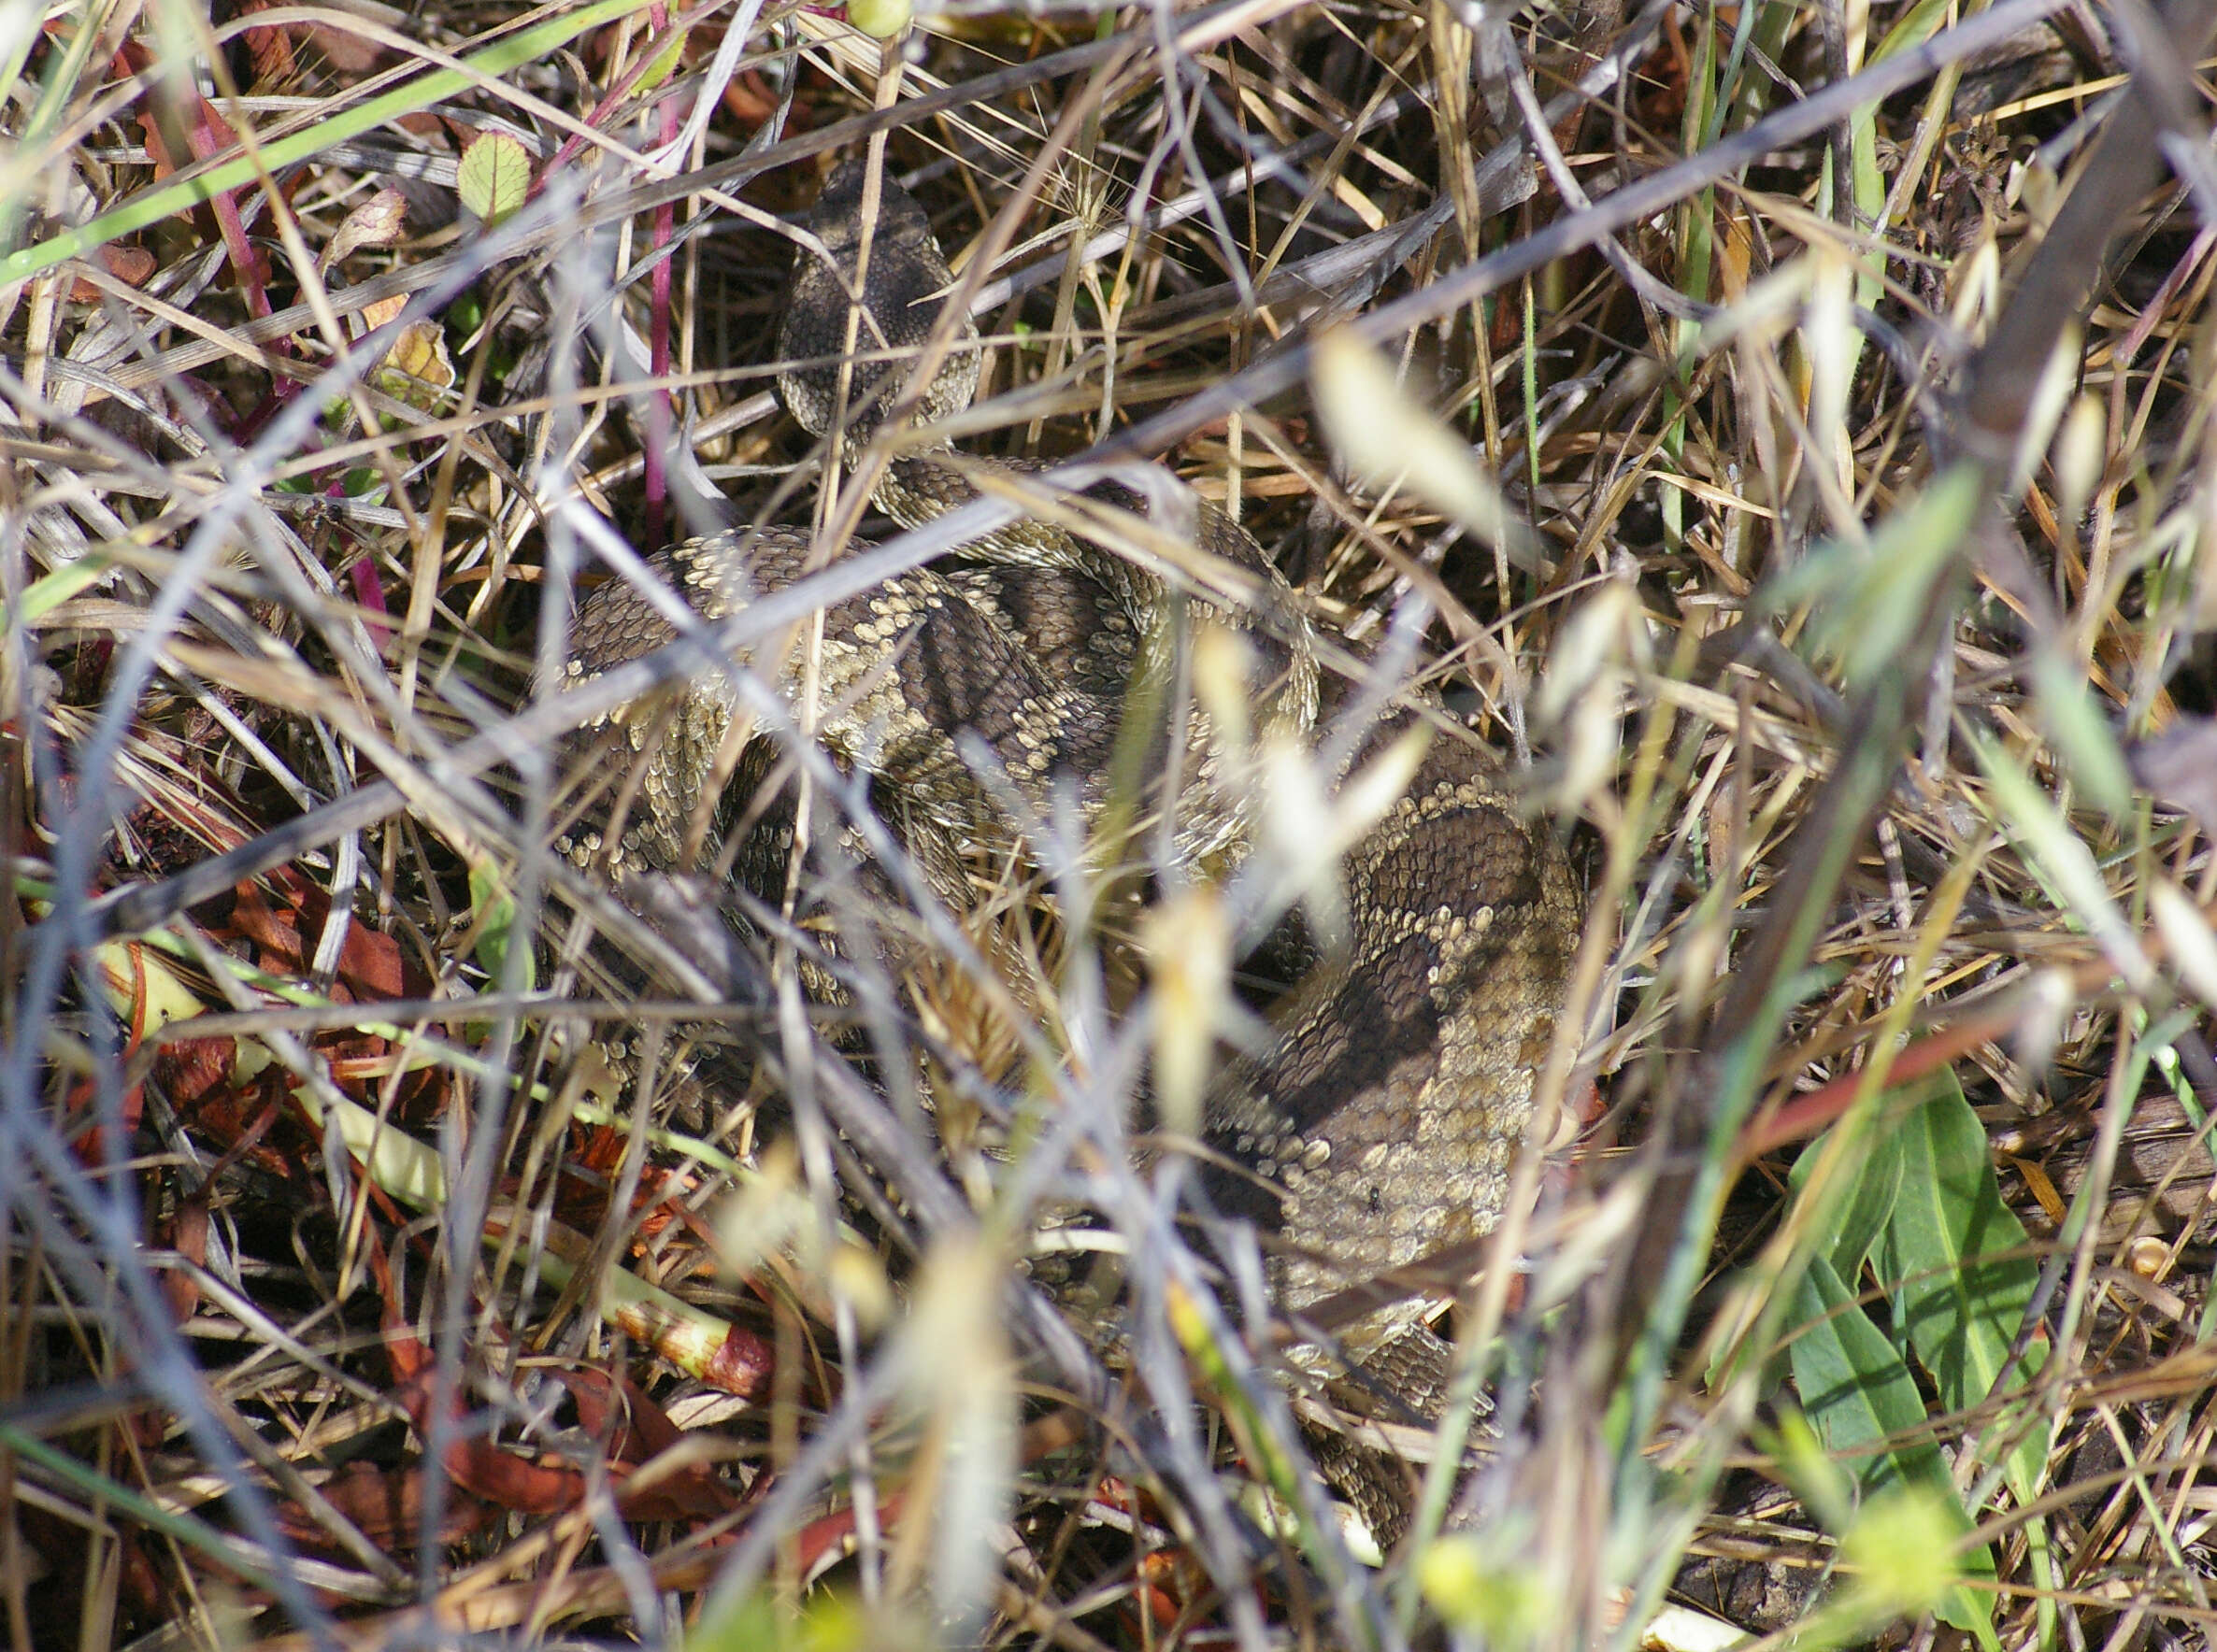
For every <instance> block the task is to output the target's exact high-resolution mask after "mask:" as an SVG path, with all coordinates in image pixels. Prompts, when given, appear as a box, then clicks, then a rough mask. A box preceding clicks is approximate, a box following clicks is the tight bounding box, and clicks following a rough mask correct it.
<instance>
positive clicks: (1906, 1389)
mask: <svg viewBox="0 0 2217 1652" xmlns="http://www.w3.org/2000/svg"><path fill="white" fill-rule="evenodd" d="M1794 1305H1795V1318H1796V1321H1797V1323H1799V1324H1801V1325H1803V1326H1805V1327H1806V1328H1807V1329H1805V1330H1804V1331H1803V1332H1801V1334H1800V1335H1798V1336H1796V1337H1795V1339H1794V1343H1793V1346H1792V1347H1791V1348H1790V1349H1789V1355H1790V1358H1791V1359H1792V1361H1793V1367H1794V1385H1795V1388H1796V1389H1799V1390H1800V1393H1801V1404H1802V1409H1803V1411H1804V1412H1805V1413H1806V1414H1807V1416H1808V1417H1809V1424H1810V1426H1811V1427H1813V1428H1814V1429H1815V1430H1816V1431H1817V1437H1818V1439H1820V1440H1822V1441H1823V1442H1824V1447H1825V1449H1826V1450H1827V1451H1828V1452H1830V1453H1831V1454H1832V1456H1833V1457H1834V1459H1835V1460H1843V1459H1844V1460H1845V1461H1846V1465H1847V1466H1848V1467H1850V1468H1851V1469H1852V1470H1853V1471H1854V1473H1855V1474H1856V1478H1857V1480H1858V1481H1859V1483H1860V1484H1861V1486H1862V1488H1863V1489H1864V1492H1865V1494H1866V1496H1867V1497H1870V1496H1872V1495H1873V1494H1877V1495H1880V1496H1881V1497H1884V1498H1889V1499H1891V1498H1895V1497H1899V1496H1900V1495H1902V1494H1903V1493H1904V1492H1907V1491H1909V1490H1911V1489H1912V1488H1913V1489H1915V1490H1917V1491H1919V1492H1921V1493H1923V1494H1924V1499H1925V1500H1927V1501H1928V1502H1929V1504H1930V1506H1932V1507H1934V1508H1937V1509H1939V1510H1941V1511H1943V1515H1942V1518H1944V1519H1945V1521H1946V1523H1947V1527H1948V1537H1949V1541H1950V1542H1953V1541H1955V1540H1958V1539H1960V1538H1961V1537H1963V1536H1966V1535H1967V1534H1968V1533H1969V1532H1970V1531H1972V1530H1973V1527H1972V1525H1971V1521H1970V1517H1969V1516H1967V1514H1965V1513H1964V1510H1963V1503H1962V1500H1961V1499H1960V1498H1959V1497H1957V1495H1956V1493H1955V1486H1954V1482H1953V1480H1952V1479H1951V1478H1950V1476H1949V1474H1948V1465H1947V1462H1946V1460H1944V1459H1943V1458H1942V1457H1941V1456H1940V1452H1939V1447H1938V1445H1935V1444H1934V1443H1933V1441H1932V1439H1931V1436H1930V1434H1929V1432H1928V1431H1927V1428H1926V1420H1925V1415H1924V1396H1923V1395H1921V1394H1919V1393H1918V1391H1917V1384H1916V1380H1915V1379H1914V1378H1913V1377H1911V1376H1910V1374H1909V1366H1908V1364H1907V1363H1905V1362H1904V1360H1902V1358H1901V1356H1900V1355H1899V1354H1898V1353H1896V1352H1895V1348H1894V1345H1893V1344H1892V1343H1891V1342H1889V1341H1888V1340H1887V1338H1886V1335H1885V1333H1884V1332H1881V1330H1880V1329H1879V1328H1878V1326H1877V1325H1875V1324H1874V1323H1872V1321H1871V1318H1870V1316H1869V1315H1867V1314H1866V1313H1865V1312H1864V1311H1863V1309H1862V1307H1861V1306H1860V1305H1858V1304H1857V1303H1856V1301H1855V1293H1854V1292H1853V1291H1852V1290H1851V1289H1849V1288H1848V1285H1847V1283H1846V1281H1844V1280H1843V1279H1841V1277H1840V1276H1839V1275H1838V1272H1837V1271H1836V1270H1835V1269H1834V1268H1833V1266H1832V1263H1831V1261H1830V1260H1829V1259H1827V1258H1825V1257H1822V1256H1819V1257H1814V1258H1811V1259H1810V1261H1809V1271H1808V1272H1807V1273H1806V1274H1804V1275H1802V1280H1801V1284H1800V1286H1799V1288H1798V1289H1797V1291H1796V1294H1795V1304H1794ZM1888 1439H1891V1440H1893V1441H1894V1442H1895V1444H1893V1445H1881V1444H1880V1443H1881V1441H1885V1440H1888ZM1961 1571H1962V1572H1966V1573H1969V1574H1973V1575H1977V1576H1984V1577H1991V1576H1993V1575H1994V1558H1993V1555H1992V1553H1991V1552H1990V1551H1987V1550H1973V1551H1972V1552H1971V1554H1970V1556H1969V1557H1968V1558H1967V1560H1966V1561H1965V1562H1964V1564H1963V1566H1962V1568H1961ZM1934 1610H1935V1612H1936V1614H1937V1615H1938V1617H1939V1618H1940V1619H1941V1621H1943V1622H1945V1623H1948V1624H1951V1625H1952V1626H1953V1627H1954V1628H1956V1629H1960V1630H1965V1631H1968V1632H1970V1633H1972V1634H1975V1635H1977V1636H1978V1638H1979V1640H1980V1642H1981V1645H1989V1646H1991V1645H1997V1643H1996V1642H1995V1637H1994V1629H1993V1606H1992V1597H1991V1596H1988V1595H1981V1594H1979V1593H1978V1592H1976V1591H1973V1590H1971V1589H1967V1588H1961V1587H1959V1586H1951V1587H1950V1588H1948V1590H1947V1592H1946V1593H1945V1595H1944V1596H1943V1597H1942V1598H1941V1601H1940V1603H1939V1604H1938V1606H1937V1607H1935V1608H1934Z"/></svg>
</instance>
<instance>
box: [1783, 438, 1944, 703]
mask: <svg viewBox="0 0 2217 1652" xmlns="http://www.w3.org/2000/svg"><path fill="white" fill-rule="evenodd" d="M1986 491H1987V490H1986V482H1985V479H1984V477H1983V475H1982V473H1981V471H1980V470H1979V469H1978V467H1977V466H1975V465H1971V464H1958V465H1955V466H1953V467H1952V468H1950V469H1948V470H1945V471H1942V472H1941V473H1940V474H1939V475H1938V477H1934V478H1933V481H1932V483H1931V484H1930V486H1928V487H1927V488H1926V489H1925V490H1924V492H1923V493H1922V494H1921V495H1919V496H1918V497H1917V498H1915V499H1913V500H1911V501H1909V503H1908V504H1907V505H1904V506H1902V507H1901V508H1900V509H1898V510H1896V511H1895V512H1894V513H1893V514H1892V515H1891V516H1889V517H1888V518H1887V519H1886V520H1884V521H1883V522H1881V523H1880V524H1879V527H1878V531H1877V532H1876V533H1874V534H1871V536H1870V539H1869V542H1868V543H1867V544H1857V543H1854V542H1852V541H1847V540H1842V541H1838V542H1836V543H1833V544H1829V545H1824V546H1822V547H1820V548H1817V549H1816V550H1815V551H1813V552H1811V553H1810V555H1809V560H1808V561H1807V562H1805V563H1802V564H1801V565H1800V566H1798V567H1796V568H1794V569H1792V570H1790V571H1789V572H1788V573H1787V574H1786V575H1785V576H1784V577H1781V578H1780V579H1778V580H1775V581H1773V582H1772V584H1771V587H1770V590H1769V591H1768V592H1767V594H1766V597H1765V600H1764V605H1765V606H1766V608H1768V609H1770V610H1771V611H1773V612H1777V611H1780V610H1782V609H1786V608H1790V607H1793V606H1795V605H1798V604H1800V603H1804V602H1806V603H1809V604H1810V605H1811V610H1812V611H1811V613H1810V616H1809V633H1810V635H1811V637H1812V639H1813V640H1814V641H1815V643H1816V645H1817V646H1818V648H1821V649H1822V650H1823V651H1824V653H1826V654H1828V655H1830V656H1831V657H1832V658H1834V659H1836V660H1838V662H1839V664H1840V668H1841V669H1842V671H1844V672H1845V673H1846V676H1847V679H1848V681H1849V682H1850V683H1851V684H1855V685H1858V686H1860V685H1862V684H1864V683H1867V682H1869V681H1870V680H1871V679H1872V678H1873V677H1875V676H1877V675H1878V674H1879V673H1880V672H1881V671H1883V670H1886V669H1888V668H1890V667H1892V666H1895V665H1896V664H1898V663H1899V662H1900V658H1901V653H1902V650H1903V649H1905V648H1908V647H1909V641H1910V639H1911V638H1912V637H1914V636H1915V635H1916V634H1917V628H1918V627H1919V626H1920V625H1922V624H1923V623H1924V618H1925V614H1926V612H1927V610H1928V609H1929V607H1930V605H1931V603H1932V601H1933V590H1934V586H1935V582H1936V581H1937V580H1938V577H1939V575H1940V571H1941V570H1942V568H1944V567H1945V565H1946V564H1947V563H1948V560H1949V559H1950V558H1951V557H1952V556H1953V555H1954V554H1955V548H1956V547H1957V546H1958V545H1959V544H1960V543H1961V542H1962V539H1963V535H1964V534H1965V533H1967V531H1968V530H1969V527H1970V524H1971V519H1972V518H1973V517H1974V516H1975V515H1976V514H1977V513H1978V511H1979V509H1980V507H1981V506H1982V505H1983V504H1984V502H1985V499H1986Z"/></svg>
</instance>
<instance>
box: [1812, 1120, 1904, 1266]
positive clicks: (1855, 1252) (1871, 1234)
mask: <svg viewBox="0 0 2217 1652" xmlns="http://www.w3.org/2000/svg"><path fill="white" fill-rule="evenodd" d="M1873 1134H1874V1135H1875V1138H1876V1139H1874V1140H1871V1141H1868V1142H1867V1143H1866V1144H1865V1146H1864V1148H1863V1151H1862V1152H1861V1154H1860V1156H1859V1157H1858V1158H1857V1159H1856V1161H1855V1169H1854V1176H1855V1179H1854V1181H1853V1182H1852V1184H1851V1185H1850V1186H1849V1188H1848V1189H1847V1190H1846V1191H1845V1192H1844V1193H1843V1194H1841V1195H1840V1197H1839V1198H1838V1199H1837V1200H1835V1201H1834V1202H1833V1204H1832V1208H1831V1212H1830V1216H1829V1219H1828V1220H1827V1221H1826V1223H1825V1225H1824V1232H1822V1233H1821V1234H1820V1235H1819V1236H1818V1241H1817V1248H1818V1254H1819V1255H1821V1256H1825V1257H1828V1258H1829V1259H1830V1260H1831V1262H1832V1267H1833V1271H1834V1272H1835V1273H1837V1274H1838V1275H1839V1276H1840V1277H1841V1278H1842V1279H1854V1278H1859V1277H1861V1275H1862V1273H1863V1264H1864V1262H1865V1261H1867V1260H1869V1257H1870V1251H1871V1246H1874V1245H1875V1244H1877V1243H1878V1238H1879V1234H1880V1233H1881V1232H1882V1231H1883V1230H1884V1228H1885V1225H1886V1222H1887V1220H1888V1218H1891V1217H1892V1216H1893V1214H1894V1200H1895V1194H1896V1193H1897V1192H1898V1191H1899V1189H1900V1187H1901V1147H1900V1145H1899V1143H1897V1142H1896V1141H1895V1138H1894V1134H1893V1132H1891V1131H1885V1130H1881V1131H1877V1132H1873ZM1823 1160H1824V1151H1823V1149H1822V1147H1816V1148H1812V1149H1810V1150H1809V1152H1807V1153H1804V1154H1802V1156H1801V1157H1800V1158H1799V1159H1797V1160H1795V1161H1794V1172H1793V1175H1792V1176H1791V1178H1790V1183H1791V1186H1792V1187H1793V1188H1794V1189H1795V1191H1796V1192H1799V1193H1801V1194H1802V1196H1803V1197H1804V1198H1807V1197H1809V1192H1808V1187H1809V1178H1810V1177H1811V1176H1812V1175H1814V1174H1815V1171H1816V1167H1817V1166H1818V1164H1819V1163H1820V1162H1821V1161H1823Z"/></svg>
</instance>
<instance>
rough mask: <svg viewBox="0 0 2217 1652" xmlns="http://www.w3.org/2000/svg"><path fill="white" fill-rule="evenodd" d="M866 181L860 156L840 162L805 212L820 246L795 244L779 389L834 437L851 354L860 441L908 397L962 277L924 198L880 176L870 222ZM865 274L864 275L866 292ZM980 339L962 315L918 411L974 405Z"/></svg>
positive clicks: (852, 429) (811, 423)
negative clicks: (951, 264) (920, 359)
mask: <svg viewBox="0 0 2217 1652" xmlns="http://www.w3.org/2000/svg"><path fill="white" fill-rule="evenodd" d="M866 181H867V168H866V165H865V163H864V162H863V161H862V160H861V159H859V158H858V159H855V160H851V161H844V162H842V163H840V164H839V165H838V166H837V168H835V169H834V170H833V172H832V175H831V177H830V178H828V179H826V180H825V182H824V186H823V192H822V194H821V195H820V196H818V197H817V201H816V207H815V209H814V211H813V212H812V213H811V214H810V215H809V219H808V227H809V229H810V230H811V231H812V232H813V233H814V235H815V236H816V239H817V241H818V242H819V243H820V245H821V247H822V251H819V250H818V249H817V248H814V247H809V246H808V245H805V244H804V245H802V246H801V247H800V248H798V249H796V250H795V252H794V265H793V283H792V287H791V289H790V291H789V292H788V293H787V295H786V305H785V316H784V320H783V321H782V322H781V323H780V327H779V331H778V358H779V360H780V363H784V364H783V365H782V366H781V367H780V370H779V374H778V393H779V395H780V398H782V400H783V401H784V403H785V407H786V411H788V412H789V413H791V414H792V415H793V416H794V420H797V421H798V422H799V424H800V426H801V428H802V429H804V430H806V431H807V432H808V434H810V435H814V436H822V435H824V434H828V433H829V431H830V430H831V427H832V424H833V422H834V420H836V419H837V418H838V417H839V413H840V404H841V396H840V383H839V380H840V377H841V375H840V369H841V367H842V365H843V364H844V363H846V362H847V361H848V360H849V359H850V357H851V359H852V362H853V365H852V368H851V371H850V372H849V373H848V375H847V384H846V387H845V388H846V393H845V427H846V430H847V434H848V436H849V439H850V440H851V441H853V442H857V443H859V442H862V441H865V440H866V439H868V437H869V436H870V435H871V434H873V433H874V432H875V431H876V430H877V429H878V427H879V426H880V424H881V423H883V422H884V421H885V415H886V413H887V411H888V410H889V409H890V408H892V407H893V406H894V405H895V404H896V403H898V402H899V401H900V400H901V399H902V397H903V396H904V395H905V394H906V393H907V392H908V387H909V380H910V378H911V377H912V373H911V365H912V362H913V358H914V356H915V353H916V352H917V351H918V350H919V349H922V347H923V343H924V341H925V340H926V339H927V338H928V337H930V335H931V332H932V328H933V326H934V325H935V324H936V323H937V320H938V318H939V311H940V309H941V308H942V306H943V305H944V303H945V299H946V295H947V289H948V288H949V287H950V286H951V284H952V283H953V280H954V277H953V275H952V273H951V271H950V270H949V269H948V267H947V259H946V256H945V255H944V254H943V253H942V252H941V251H940V250H939V243H938V240H937V237H936V236H934V235H933V234H932V226H931V220H930V219H929V218H928V217H926V216H925V214H924V210H923V207H922V206H920V205H919V204H918V203H917V200H916V197H915V196H913V195H911V194H909V193H908V191H907V190H904V189H903V188H901V186H900V185H899V184H897V183H895V182H894V181H893V179H892V178H881V179H880V184H879V192H878V203H877V207H878V209H877V212H876V214H875V216H874V217H868V218H865V214H864V206H865V200H864V197H865V193H866V191H865V183H866ZM827 254H828V262H827V258H826V255H827ZM858 270H861V271H863V273H864V279H863V280H862V282H861V283H860V286H859V292H858V286H857V282H856V280H855V274H856V272H857V271H858ZM858 295H859V297H860V299H861V303H860V304H859V305H858V304H856V303H855V299H856V297H857V296H858ZM977 337H978V329H977V328H976V327H975V326H974V325H973V324H972V323H971V321H970V320H969V318H968V317H967V316H966V315H965V317H964V318H963V320H962V322H961V324H960V326H959V327H958V328H957V330H956V333H955V337H954V342H953V347H952V348H951V349H949V350H948V351H947V352H946V354H945V356H944V358H943V359H942V360H941V362H940V363H939V366H938V369H937V372H936V373H934V375H933V376H932V380H931V383H930V384H929V386H928V387H926V389H925V391H924V393H923V397H922V401H921V406H920V407H919V409H918V413H919V417H920V419H921V420H923V422H926V423H929V422H932V421H935V420H940V419H943V418H945V417H946V416H947V415H949V414H951V413H955V412H959V411H960V410H961V409H963V408H964V407H966V406H969V403H970V397H971V396H972V395H973V394H974V393H975V392H976V391H977V388H978V370H979V364H980V352H979V350H978V349H977V346H976V340H977Z"/></svg>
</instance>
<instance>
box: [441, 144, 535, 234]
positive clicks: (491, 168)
mask: <svg viewBox="0 0 2217 1652" xmlns="http://www.w3.org/2000/svg"><path fill="white" fill-rule="evenodd" d="M454 192H455V193H456V194H458V195H460V196H461V197H462V204H463V206H465V207H467V208H468V209H469V210H470V211H472V212H474V213H476V214H477V215H478V216H479V218H481V219H483V220H484V221H485V224H486V226H487V227H488V228H490V227H491V226H493V224H496V223H498V222H499V221H501V220H502V219H504V218H506V217H508V214H509V213H511V212H513V211H515V210H516V209H517V208H518V207H522V205H523V202H524V198H525V197H526V196H527V195H529V194H530V192H531V157H530V156H529V155H527V154H525V153H524V152H523V146H522V144H520V143H518V142H517V141H516V140H515V139H514V138H513V137H510V136H509V135H508V134H507V133H505V132H481V133H479V135H477V136H476V137H473V138H471V139H470V140H469V147H468V148H467V149H465V150H463V151H462V165H461V167H460V169H459V174H458V176H457V177H456V178H455V181H454Z"/></svg>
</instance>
